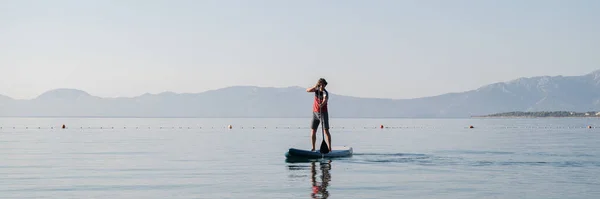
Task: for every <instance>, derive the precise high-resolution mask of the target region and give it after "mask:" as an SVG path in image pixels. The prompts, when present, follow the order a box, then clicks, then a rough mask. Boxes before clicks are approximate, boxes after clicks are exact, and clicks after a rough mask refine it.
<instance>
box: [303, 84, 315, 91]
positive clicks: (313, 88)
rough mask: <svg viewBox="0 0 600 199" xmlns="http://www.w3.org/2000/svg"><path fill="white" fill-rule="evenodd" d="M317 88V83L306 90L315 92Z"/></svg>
mask: <svg viewBox="0 0 600 199" xmlns="http://www.w3.org/2000/svg"><path fill="white" fill-rule="evenodd" d="M316 90H317V85H315V86H313V87H311V88H307V89H306V92H315V91H316Z"/></svg>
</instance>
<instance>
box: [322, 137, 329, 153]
mask: <svg viewBox="0 0 600 199" xmlns="http://www.w3.org/2000/svg"><path fill="white" fill-rule="evenodd" d="M320 152H321V153H322V154H327V153H329V147H327V142H325V140H323V142H321V149H320Z"/></svg>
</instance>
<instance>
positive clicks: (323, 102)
mask: <svg viewBox="0 0 600 199" xmlns="http://www.w3.org/2000/svg"><path fill="white" fill-rule="evenodd" d="M326 86H327V81H326V80H325V79H323V78H320V79H319V81H317V84H316V85H315V86H313V87H312V88H308V89H306V92H314V93H315V98H314V102H313V119H312V124H311V132H310V136H311V141H312V150H311V151H315V142H316V141H317V135H316V133H317V129H318V128H319V123H320V120H323V124H322V125H323V129H324V131H325V137H327V141H326V142H327V147H328V148H329V151H331V135H330V134H329V114H328V113H327V112H328V111H327V100H328V99H329V96H328V94H329V93H328V92H327V90H326V89H325V87H326Z"/></svg>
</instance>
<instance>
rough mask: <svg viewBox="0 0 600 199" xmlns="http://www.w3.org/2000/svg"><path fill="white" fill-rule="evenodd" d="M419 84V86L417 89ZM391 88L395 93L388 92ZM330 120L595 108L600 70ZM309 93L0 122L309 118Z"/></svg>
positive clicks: (340, 112)
mask: <svg viewBox="0 0 600 199" xmlns="http://www.w3.org/2000/svg"><path fill="white" fill-rule="evenodd" d="M415 85H416V86H418V84H417V83H415ZM391 89H393V87H392V88H391ZM330 94H331V99H330V104H329V106H330V117H337V118H340V117H362V118H382V117H471V116H480V115H489V114H494V113H503V112H516V111H525V112H539V111H565V110H567V111H573V112H590V111H597V110H600V71H595V72H592V73H590V74H587V75H582V76H555V77H550V76H540V77H531V78H519V79H516V80H513V81H509V82H501V83H495V84H491V85H487V86H483V87H481V88H479V89H476V90H471V91H466V92H461V93H449V94H444V95H438V96H431V97H424V98H417V99H376V98H359V97H351V96H343V95H336V94H335V90H330ZM312 98H313V94H312V93H307V92H306V91H305V88H301V87H285V88H272V87H254V86H235V87H228V88H222V89H217V90H211V91H206V92H202V93H183V94H177V93H172V92H165V93H160V94H144V95H141V96H138V97H132V98H100V97H97V96H92V95H90V94H88V93H86V92H84V91H80V90H73V89H57V90H52V91H48V92H46V93H43V94H41V95H40V96H38V97H37V98H35V99H31V100H15V99H11V98H8V97H2V96H0V116H57V117H65V116H68V117H81V116H83V117H85V116H92V117H310V116H311V109H312V107H311V106H312Z"/></svg>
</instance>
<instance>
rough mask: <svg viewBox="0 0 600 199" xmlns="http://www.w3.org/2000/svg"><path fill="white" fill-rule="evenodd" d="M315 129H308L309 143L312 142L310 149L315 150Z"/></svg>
mask: <svg viewBox="0 0 600 199" xmlns="http://www.w3.org/2000/svg"><path fill="white" fill-rule="evenodd" d="M316 133H317V130H316V129H312V130H311V131H310V137H311V143H312V149H311V151H314V150H315V142H317V134H316Z"/></svg>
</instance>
